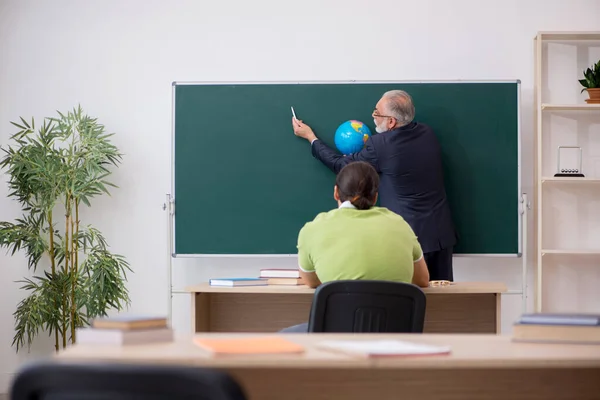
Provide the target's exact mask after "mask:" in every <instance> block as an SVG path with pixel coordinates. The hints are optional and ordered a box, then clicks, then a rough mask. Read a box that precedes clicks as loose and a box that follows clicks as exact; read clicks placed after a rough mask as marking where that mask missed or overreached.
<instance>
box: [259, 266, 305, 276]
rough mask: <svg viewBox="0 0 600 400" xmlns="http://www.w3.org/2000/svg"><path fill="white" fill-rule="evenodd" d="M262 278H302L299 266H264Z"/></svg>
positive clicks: (261, 272) (261, 273) (261, 271)
mask: <svg viewBox="0 0 600 400" xmlns="http://www.w3.org/2000/svg"><path fill="white" fill-rule="evenodd" d="M260 277H261V278H300V271H299V270H298V268H264V269H261V270H260Z"/></svg>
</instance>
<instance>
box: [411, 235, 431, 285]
mask: <svg viewBox="0 0 600 400" xmlns="http://www.w3.org/2000/svg"><path fill="white" fill-rule="evenodd" d="M413 260H415V261H414V268H415V270H414V272H413V278H412V283H413V284H415V285H417V286H420V287H427V286H429V270H428V269H427V263H426V262H425V258H424V257H423V250H421V245H420V244H419V242H418V241H417V239H416V238H415V244H414V246H413Z"/></svg>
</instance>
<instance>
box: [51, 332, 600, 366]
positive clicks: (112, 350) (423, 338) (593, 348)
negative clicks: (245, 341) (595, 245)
mask: <svg viewBox="0 0 600 400" xmlns="http://www.w3.org/2000/svg"><path fill="white" fill-rule="evenodd" d="M264 335H265V334H262V335H261V334H233V333H232V334H223V333H221V334H219V333H206V334H199V335H197V337H211V338H217V337H218V338H227V337H255V336H264ZM267 335H274V334H267ZM280 335H281V336H283V337H285V338H288V339H289V340H291V341H294V342H296V343H299V344H301V345H303V346H304V347H305V349H306V352H305V353H303V354H276V355H231V356H220V357H213V356H211V355H210V354H209V353H208V352H207V351H205V350H204V349H202V348H200V347H198V346H196V345H195V344H194V343H193V342H192V338H191V336H183V337H178V338H177V339H176V341H175V342H172V343H164V344H150V345H130V346H112V345H102V346H100V345H97V346H92V345H74V346H71V347H69V348H67V349H65V350H63V351H61V352H60V353H59V354H58V355H56V356H55V357H56V359H57V360H59V361H66V362H69V361H71V362H98V361H105V362H106V361H109V362H128V363H158V364H178V365H194V366H208V367H221V368H263V369H265V368H351V369H360V368H385V369H388V368H393V369H419V368H430V369H431V368H435V369H447V368H469V369H472V368H491V369H503V368H590V367H592V368H600V345H582V344H540V343H516V342H512V341H511V337H510V336H502V335H486V334H461V335H450V334H448V335H447V334H361V335H354V334H331V333H330V334H326V333H325V334H323V333H321V334H317V333H313V334H280ZM331 339H342V340H373V339H398V340H406V341H411V342H415V343H426V344H433V345H444V346H447V345H449V346H451V349H452V353H451V354H449V355H432V356H416V357H381V358H371V359H368V358H361V357H358V356H350V355H347V354H342V353H334V352H331V351H327V350H323V349H320V348H319V347H317V346H318V343H319V342H321V341H323V340H331Z"/></svg>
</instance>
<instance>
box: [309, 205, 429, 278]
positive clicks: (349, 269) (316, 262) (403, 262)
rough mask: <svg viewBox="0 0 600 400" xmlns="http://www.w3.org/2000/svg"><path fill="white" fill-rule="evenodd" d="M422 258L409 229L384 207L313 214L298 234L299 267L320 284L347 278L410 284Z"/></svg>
mask: <svg viewBox="0 0 600 400" xmlns="http://www.w3.org/2000/svg"><path fill="white" fill-rule="evenodd" d="M421 257H423V252H422V250H421V246H420V245H419V241H418V240H417V237H416V236H415V233H414V232H413V230H412V228H411V227H410V225H408V223H407V222H406V221H405V220H404V218H402V217H401V216H400V215H398V214H395V213H394V212H392V211H390V210H388V209H387V208H381V207H372V208H370V209H368V210H357V209H356V208H354V207H352V205H349V203H344V204H343V205H342V207H340V208H338V209H335V210H332V211H329V212H326V213H321V214H319V215H317V217H316V218H315V219H314V220H313V221H312V222H309V223H307V224H306V225H304V227H303V228H302V229H301V230H300V234H299V235H298V264H299V267H300V269H302V270H303V271H304V272H316V273H317V276H318V277H319V280H320V281H321V282H322V283H325V282H329V281H337V280H346V279H352V280H356V279H363V280H385V281H394V282H408V283H410V282H411V281H412V277H413V272H414V262H415V261H418V260H419V259H420V258H421Z"/></svg>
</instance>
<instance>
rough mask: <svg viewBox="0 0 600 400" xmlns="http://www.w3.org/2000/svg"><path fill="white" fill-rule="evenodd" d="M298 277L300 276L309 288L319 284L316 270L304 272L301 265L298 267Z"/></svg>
mask: <svg viewBox="0 0 600 400" xmlns="http://www.w3.org/2000/svg"><path fill="white" fill-rule="evenodd" d="M300 278H302V281H303V282H304V284H305V285H306V286H308V287H309V288H316V287H317V286H319V285H320V284H321V281H320V280H319V277H318V276H317V273H316V272H314V271H313V272H304V271H303V270H302V267H300Z"/></svg>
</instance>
